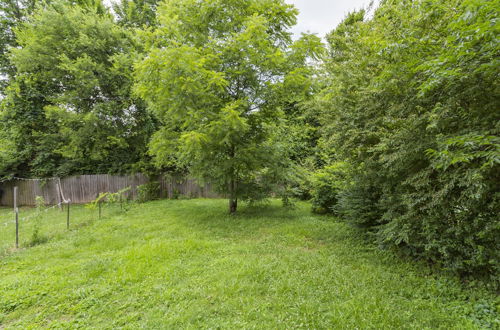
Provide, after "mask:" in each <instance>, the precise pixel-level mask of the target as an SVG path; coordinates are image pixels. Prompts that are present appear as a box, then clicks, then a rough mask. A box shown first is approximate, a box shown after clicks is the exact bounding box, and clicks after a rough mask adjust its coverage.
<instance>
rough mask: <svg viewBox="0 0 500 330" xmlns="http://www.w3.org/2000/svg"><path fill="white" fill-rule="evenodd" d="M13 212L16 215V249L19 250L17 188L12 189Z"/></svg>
mask: <svg viewBox="0 0 500 330" xmlns="http://www.w3.org/2000/svg"><path fill="white" fill-rule="evenodd" d="M14 212H15V213H16V249H19V209H18V208H17V186H15V187H14Z"/></svg>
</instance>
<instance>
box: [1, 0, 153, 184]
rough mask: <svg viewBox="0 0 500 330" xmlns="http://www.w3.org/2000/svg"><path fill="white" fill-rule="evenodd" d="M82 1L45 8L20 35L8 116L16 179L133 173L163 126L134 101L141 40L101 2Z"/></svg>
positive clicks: (5, 108)
mask: <svg viewBox="0 0 500 330" xmlns="http://www.w3.org/2000/svg"><path fill="white" fill-rule="evenodd" d="M79 3H80V5H76V6H74V5H71V3H70V2H66V1H59V2H54V3H52V4H50V5H47V6H45V7H40V8H39V9H38V10H37V11H36V12H35V13H34V14H33V16H31V17H30V18H29V20H28V21H27V22H26V23H23V24H22V25H21V26H20V27H19V28H18V29H17V31H16V36H17V43H18V45H19V47H17V48H15V49H12V50H11V55H10V59H11V63H12V64H13V65H14V67H15V70H16V71H15V73H16V75H15V79H11V81H10V84H9V87H8V89H7V90H6V98H5V99H4V100H3V116H2V118H3V121H4V123H6V124H7V125H8V126H9V127H12V134H11V135H10V136H11V141H13V143H14V144H15V145H16V149H17V153H16V154H18V155H19V157H18V159H17V162H16V163H14V164H11V165H10V168H8V169H6V170H8V171H9V172H11V173H17V174H22V175H27V176H32V175H34V176H47V175H68V174H73V173H89V172H90V173H108V172H114V173H117V172H127V171H131V169H132V167H133V166H134V164H136V163H139V162H141V160H143V159H144V158H145V157H147V155H146V146H147V141H148V140H149V137H150V135H151V132H152V131H153V130H154V129H155V124H154V120H153V119H152V118H151V116H150V115H149V114H148V113H146V112H145V106H144V104H143V102H142V101H140V100H138V99H134V98H132V97H131V86H132V65H133V62H134V61H135V58H136V56H137V54H136V52H135V48H136V47H135V43H134V42H135V41H134V39H133V37H132V36H131V35H130V34H129V33H128V32H127V31H126V30H124V29H123V28H121V27H119V26H118V25H117V24H115V22H114V21H113V17H112V16H111V15H110V14H109V12H108V11H107V10H106V9H105V7H104V6H103V5H102V3H101V2H100V1H97V0H96V1H93V0H88V1H80V2H79Z"/></svg>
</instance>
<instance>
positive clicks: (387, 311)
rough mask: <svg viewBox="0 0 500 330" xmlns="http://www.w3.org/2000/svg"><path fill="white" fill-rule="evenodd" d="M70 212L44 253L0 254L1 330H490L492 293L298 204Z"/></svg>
mask: <svg viewBox="0 0 500 330" xmlns="http://www.w3.org/2000/svg"><path fill="white" fill-rule="evenodd" d="M73 210H74V213H73V214H74V215H75V225H74V226H73V227H72V229H71V230H70V231H66V230H65V227H64V221H62V222H61V221H60V220H58V221H55V222H54V228H55V227H57V230H55V232H56V233H57V234H54V235H52V234H51V235H49V234H48V232H50V230H49V229H50V228H49V227H46V228H45V231H44V232H42V235H47V237H46V238H47V239H48V241H47V242H45V243H43V244H38V245H35V246H33V247H27V246H28V245H29V244H27V243H26V244H25V245H24V248H22V249H20V250H19V251H7V252H5V253H4V255H3V256H2V257H0V328H2V327H5V328H27V327H43V328H46V327H70V328H77V327H94V328H116V327H124V328H131V329H135V328H138V327H146V328H192V329H196V328H230V329H234V328H259V329H262V328H264V329H275V328H280V329H285V328H286V329H288V328H338V329H353V328H359V329H367V328H373V329H389V328H393V329H395V328H397V329H423V328H442V329H453V328H455V329H468V328H471V329H473V328H480V327H481V326H483V327H486V326H490V327H492V328H494V327H498V326H499V321H498V311H497V309H498V300H497V301H496V303H495V300H496V299H497V298H496V297H495V296H494V295H493V294H492V293H487V292H483V291H481V290H480V289H474V290H473V289H464V288H462V287H461V286H460V284H459V283H458V281H456V280H454V279H453V278H450V277H447V276H444V275H443V276H438V275H429V273H428V271H427V270H426V269H425V267H423V266H420V265H418V264H415V263H412V262H409V261H403V260H401V259H400V258H397V257H394V256H392V255H390V254H389V253H387V252H381V251H379V250H378V249H376V248H375V247H374V246H372V245H371V244H369V243H367V242H365V241H363V239H361V238H359V237H358V235H357V234H356V231H355V230H354V229H352V228H350V227H348V226H347V225H345V224H343V223H340V222H336V221H335V219H333V218H330V217H322V216H315V215H311V214H310V212H309V205H307V204H305V203H304V204H299V205H298V206H297V208H295V209H293V210H290V209H284V208H281V207H280V206H279V203H278V202H272V203H271V204H270V205H267V206H265V207H259V208H250V207H245V206H243V207H241V209H240V211H239V213H238V214H237V215H235V216H229V215H227V214H226V201H225V200H203V199H198V200H179V201H172V200H169V201H156V202H150V203H146V204H142V205H136V206H134V207H132V208H131V209H130V210H129V211H128V212H126V213H122V212H118V211H116V210H115V211H114V212H108V213H106V216H105V217H103V219H101V220H97V219H96V217H95V212H93V213H88V214H85V212H89V211H88V210H86V209H84V208H83V207H78V208H74V209H73ZM2 212H3V213H1V212H0V215H2V214H4V215H5V213H6V212H7V211H5V210H4V211H2ZM78 213H80V218H78V215H77V214H78ZM57 214H59V215H58V217H61V216H62V215H61V212H59V213H57ZM92 216H94V217H93V218H92ZM0 217H1V216H0ZM61 219H63V218H61ZM50 221H51V220H50V219H47V221H46V222H50ZM85 224H86V225H85ZM47 226H48V225H47ZM60 227H61V228H60ZM8 233H10V232H8ZM4 234H5V232H0V238H1V239H2V240H4V237H3V236H5V235H4ZM2 235H3V236H2ZM4 241H5V240H4Z"/></svg>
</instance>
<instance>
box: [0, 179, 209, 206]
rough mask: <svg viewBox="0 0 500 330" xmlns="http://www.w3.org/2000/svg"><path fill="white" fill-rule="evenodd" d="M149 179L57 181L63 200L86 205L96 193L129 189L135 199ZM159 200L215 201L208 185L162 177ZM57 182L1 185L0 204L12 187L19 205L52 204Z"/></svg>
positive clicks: (129, 195) (57, 197) (57, 196)
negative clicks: (202, 198)
mask: <svg viewBox="0 0 500 330" xmlns="http://www.w3.org/2000/svg"><path fill="white" fill-rule="evenodd" d="M149 181H150V180H149V179H148V177H147V176H145V175H143V174H140V173H138V174H133V175H108V174H96V175H78V176H71V177H67V178H61V179H60V184H61V191H62V193H63V196H64V198H66V199H69V200H71V203H73V204H82V203H88V202H91V201H92V200H94V199H95V198H96V197H97V196H98V195H99V193H102V192H117V191H119V190H121V189H124V188H126V187H130V188H131V189H130V191H129V192H127V198H129V199H136V198H137V186H139V185H142V184H145V183H148V182H149ZM158 183H159V186H160V197H161V198H175V197H177V196H180V195H184V196H186V197H190V198H196V197H205V198H216V197H218V195H217V194H216V193H215V192H214V191H213V189H212V187H211V185H210V184H204V185H202V186H200V185H199V184H198V183H197V182H196V180H193V179H189V178H185V177H175V176H169V175H164V176H161V177H160V178H158ZM58 184H59V179H47V180H18V179H13V180H11V181H6V182H1V183H0V190H2V191H3V193H2V194H0V205H5V206H11V205H13V202H14V201H13V197H14V196H13V187H14V186H17V187H18V196H17V203H18V205H20V206H24V205H26V206H34V205H35V199H36V196H42V197H43V198H44V200H45V202H46V203H47V204H50V205H55V204H57V203H58V202H59V200H60V197H61V196H60V194H59V190H58Z"/></svg>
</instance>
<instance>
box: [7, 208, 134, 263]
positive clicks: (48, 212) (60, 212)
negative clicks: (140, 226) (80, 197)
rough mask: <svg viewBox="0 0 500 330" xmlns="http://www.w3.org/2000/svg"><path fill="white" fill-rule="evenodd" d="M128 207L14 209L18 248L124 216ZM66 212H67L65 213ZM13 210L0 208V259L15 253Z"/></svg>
mask: <svg viewBox="0 0 500 330" xmlns="http://www.w3.org/2000/svg"><path fill="white" fill-rule="evenodd" d="M130 207H132V204H131V203H130V202H128V201H124V202H123V203H105V202H103V203H98V204H94V205H93V206H92V205H91V204H87V205H74V204H69V203H68V204H65V203H59V204H56V205H52V206H41V207H37V208H30V207H23V208H19V209H18V212H19V214H18V233H17V234H18V238H19V242H18V246H19V248H21V249H23V248H29V247H32V246H35V245H38V244H42V243H45V242H47V241H49V240H52V239H54V238H59V237H63V236H64V235H66V234H67V233H68V231H73V230H77V229H78V228H80V227H82V226H85V225H88V224H90V223H92V222H93V221H99V220H105V219H106V218H108V217H110V216H114V215H117V214H120V213H124V212H126V211H127V210H128V209H129V208H130ZM68 208H69V210H68ZM15 215H16V214H15V212H14V210H13V208H6V207H0V256H2V255H5V254H7V253H9V252H11V251H14V250H15V249H16V221H15Z"/></svg>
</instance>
